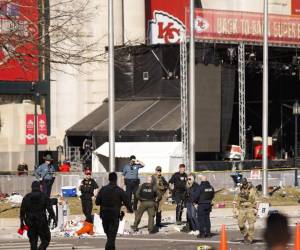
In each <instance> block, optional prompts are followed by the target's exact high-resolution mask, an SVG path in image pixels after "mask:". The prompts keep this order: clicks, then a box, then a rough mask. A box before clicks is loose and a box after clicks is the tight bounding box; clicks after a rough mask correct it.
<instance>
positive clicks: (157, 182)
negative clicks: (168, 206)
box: [152, 166, 169, 227]
mask: <svg viewBox="0 0 300 250" xmlns="http://www.w3.org/2000/svg"><path fill="white" fill-rule="evenodd" d="M161 171H162V168H161V166H157V167H156V168H155V174H154V175H152V183H153V185H154V186H155V188H156V190H157V192H158V193H159V195H160V196H161V199H160V200H159V201H158V202H157V203H158V204H156V215H155V218H156V224H155V225H156V227H162V224H161V212H162V206H163V204H164V202H165V201H166V195H165V194H166V191H167V190H168V187H169V184H168V182H167V181H166V179H165V178H164V177H163V176H162V175H161Z"/></svg>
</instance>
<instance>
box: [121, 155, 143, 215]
mask: <svg viewBox="0 0 300 250" xmlns="http://www.w3.org/2000/svg"><path fill="white" fill-rule="evenodd" d="M144 166H145V164H144V163H143V162H141V161H138V160H137V159H136V157H135V156H134V155H132V156H130V162H129V164H126V165H125V166H124V168H123V176H124V183H125V186H126V194H127V196H128V197H129V199H130V201H131V200H132V195H134V202H133V210H136V209H137V203H138V201H137V198H136V197H135V193H136V191H137V189H138V187H139V184H140V179H139V169H140V168H143V167H144Z"/></svg>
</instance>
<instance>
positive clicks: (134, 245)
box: [0, 231, 265, 250]
mask: <svg viewBox="0 0 300 250" xmlns="http://www.w3.org/2000/svg"><path fill="white" fill-rule="evenodd" d="M258 234H259V233H258ZM227 237H228V246H229V249H232V250H234V249H245V250H248V249H257V250H258V249H264V248H265V245H264V243H263V242H262V240H261V238H260V237H259V235H258V236H257V237H256V240H255V243H254V244H253V245H250V246H249V245H244V244H243V243H242V242H241V237H240V234H239V232H237V231H228V234H227ZM105 241H106V239H105V238H104V237H91V238H82V239H78V238H76V239H68V238H63V239H53V241H52V242H51V245H50V247H49V250H62V249H66V250H68V249H70V250H71V249H78V250H79V249H86V250H96V249H98V250H102V249H104V246H105ZM201 245H202V246H203V245H208V246H211V247H213V248H214V249H219V236H218V235H215V236H213V237H212V238H211V239H207V240H201V241H200V240H198V239H197V238H196V237H195V236H192V235H187V234H182V233H175V234H170V235H162V234H156V235H154V236H153V235H151V236H149V235H145V236H123V237H118V239H117V242H116V246H117V249H118V250H119V249H121V250H135V249H136V250H140V249H143V250H150V249H170V250H171V249H172V250H196V249H197V247H198V246H201ZM0 249H1V250H2V249H7V250H9V249H15V250H18V249H24V250H27V249H29V243H28V240H26V239H23V240H10V241H8V240H4V241H0Z"/></svg>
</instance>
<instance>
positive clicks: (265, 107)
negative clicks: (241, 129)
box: [262, 0, 269, 197]
mask: <svg viewBox="0 0 300 250" xmlns="http://www.w3.org/2000/svg"><path fill="white" fill-rule="evenodd" d="M268 25H269V19H268V0H264V36H263V37H264V39H263V40H264V46H263V48H264V49H263V50H264V53H263V54H264V56H263V62H264V64H263V65H264V68H263V113H262V116H263V123H262V139H263V158H262V165H263V196H265V197H266V196H267V195H268V115H269V108H268V104H269V72H268V70H269V52H268V49H269V45H268V33H269V29H268Z"/></svg>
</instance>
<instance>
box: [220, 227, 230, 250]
mask: <svg viewBox="0 0 300 250" xmlns="http://www.w3.org/2000/svg"><path fill="white" fill-rule="evenodd" d="M220 250H228V244H227V236H226V227H225V225H222V229H221V239H220Z"/></svg>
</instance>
